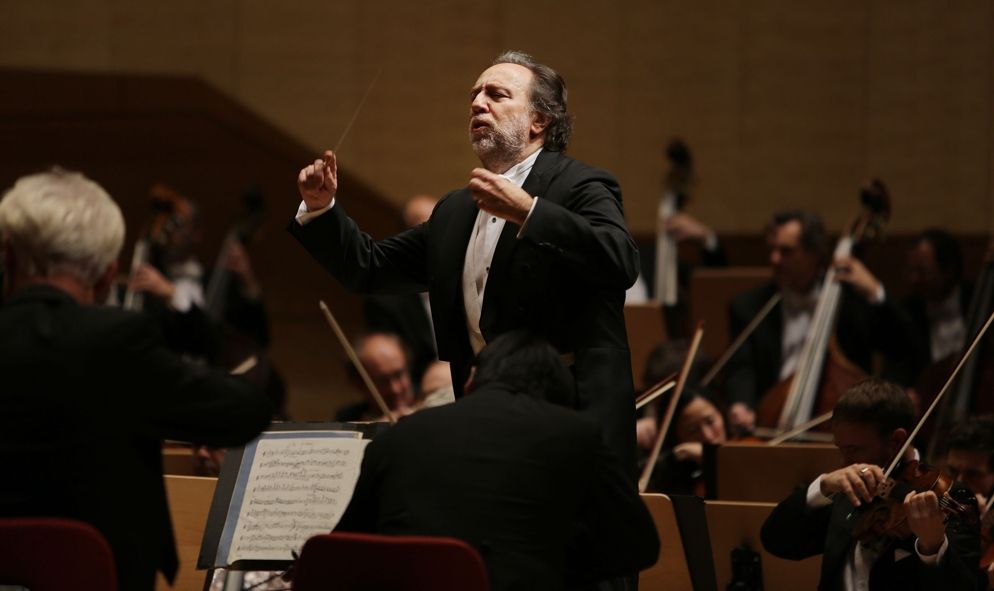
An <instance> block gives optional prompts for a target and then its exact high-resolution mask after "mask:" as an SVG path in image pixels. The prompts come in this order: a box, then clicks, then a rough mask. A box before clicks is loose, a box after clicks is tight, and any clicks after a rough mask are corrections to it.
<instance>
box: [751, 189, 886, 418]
mask: <svg viewBox="0 0 994 591" xmlns="http://www.w3.org/2000/svg"><path fill="white" fill-rule="evenodd" d="M860 203H861V207H862V209H861V211H860V213H859V214H858V215H857V216H856V217H855V218H854V219H853V221H852V222H851V223H850V224H849V227H848V229H847V231H846V232H845V233H844V234H843V235H842V237H841V238H840V239H839V242H838V243H837V244H836V248H835V252H834V259H836V260H837V259H839V258H842V257H849V256H851V255H852V254H853V250H854V248H855V247H856V246H857V245H858V244H860V243H861V242H862V241H864V240H865V239H867V238H870V237H873V236H875V235H877V234H878V233H879V232H880V229H881V228H882V226H883V224H884V222H886V221H887V219H888V218H889V217H890V196H889V194H888V192H887V188H886V187H885V186H884V184H883V183H882V182H881V181H879V180H876V179H874V180H873V181H872V182H871V183H870V185H869V186H868V187H865V188H863V189H862V190H861V191H860ZM836 274H837V271H836V269H835V267H834V266H831V265H830V266H829V268H828V270H827V271H826V273H825V277H824V281H823V284H822V288H821V293H820V295H819V297H818V303H817V306H816V307H815V311H814V314H813V315H812V318H811V326H810V328H809V330H808V334H807V337H806V338H805V341H804V345H803V348H802V349H801V353H800V358H799V360H798V363H797V370H796V371H795V373H794V375H793V376H791V377H789V378H788V379H786V380H784V381H781V382H780V383H778V384H776V385H775V386H774V387H773V388H772V389H771V390H770V391H769V392H767V393H766V394H765V396H763V398H762V399H761V401H760V404H759V407H758V408H757V409H756V411H757V412H756V424H757V425H758V426H760V427H775V428H777V429H779V430H781V431H787V430H790V429H793V428H795V427H798V426H799V425H801V424H802V423H804V422H806V421H808V420H809V419H810V418H812V417H813V416H817V415H823V414H825V413H827V412H830V411H831V410H832V409H833V408H834V407H835V402H836V401H837V400H838V399H839V397H840V396H841V395H842V394H843V393H844V392H845V391H846V390H847V389H848V388H849V387H850V386H852V385H853V384H854V383H856V382H857V381H859V380H860V379H861V378H863V377H864V375H863V371H862V370H861V369H860V368H859V367H857V366H856V365H855V364H853V363H852V362H851V361H849V360H848V359H846V358H845V356H844V355H843V354H842V351H841V350H840V348H839V347H838V344H837V343H836V342H835V339H834V338H833V334H834V332H835V320H836V317H837V315H838V310H839V304H840V302H841V299H842V285H841V283H840V282H839V280H838V279H837V278H836Z"/></svg>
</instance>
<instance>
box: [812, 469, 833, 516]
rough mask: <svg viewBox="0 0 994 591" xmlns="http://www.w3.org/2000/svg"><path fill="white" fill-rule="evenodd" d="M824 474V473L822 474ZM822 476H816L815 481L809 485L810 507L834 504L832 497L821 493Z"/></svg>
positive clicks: (815, 507)
mask: <svg viewBox="0 0 994 591" xmlns="http://www.w3.org/2000/svg"><path fill="white" fill-rule="evenodd" d="M822 476H824V474H822ZM822 476H819V477H818V478H815V480H814V482H812V483H811V484H809V485H808V496H807V505H808V509H817V508H819V507H827V506H828V505H831V504H832V499H830V498H829V497H826V496H825V495H823V494H821V479H822Z"/></svg>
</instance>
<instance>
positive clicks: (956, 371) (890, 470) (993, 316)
mask: <svg viewBox="0 0 994 591" xmlns="http://www.w3.org/2000/svg"><path fill="white" fill-rule="evenodd" d="M991 322H994V312H991V315H990V316H988V317H987V322H985V323H984V326H983V328H981V329H980V332H978V333H977V336H975V337H974V338H973V342H972V343H970V348H969V349H967V350H966V353H964V354H963V357H962V358H961V359H960V360H959V363H957V364H956V369H954V370H953V373H952V374H950V375H949V379H948V380H946V383H945V385H944V386H942V390H939V394H938V395H937V396H936V397H935V399H934V400H932V404H930V405H929V406H928V410H926V411H925V414H923V415H922V418H921V419H919V420H918V424H917V425H915V429H914V430H913V431H912V432H911V435H908V438H907V439H906V440H905V441H904V445H902V446H901V449H899V450H898V451H897V455H896V456H894V459H893V460H891V462H890V465H889V466H887V471H886V472H884V479H885V480H886V479H888V478H890V475H891V473H893V472H894V469H895V468H897V464H898V463H899V462H900V461H901V458H902V457H903V456H904V453H905V452H906V451H908V447H909V446H910V445H911V442H912V441H914V439H915V436H916V435H918V432H919V431H921V428H922V425H924V424H925V421H927V420H928V417H930V416H931V415H932V411H933V410H935V407H936V406H938V404H939V402H940V401H941V400H942V397H943V396H945V395H946V392H947V391H948V390H949V386H951V385H952V383H953V382H955V381H956V377H957V376H959V372H960V370H961V369H963V366H964V365H966V361H967V360H968V359H969V358H970V356H971V355H973V352H974V350H975V349H976V348H977V345H979V344H980V341H981V340H983V338H984V335H985V334H987V329H988V328H990V327H991Z"/></svg>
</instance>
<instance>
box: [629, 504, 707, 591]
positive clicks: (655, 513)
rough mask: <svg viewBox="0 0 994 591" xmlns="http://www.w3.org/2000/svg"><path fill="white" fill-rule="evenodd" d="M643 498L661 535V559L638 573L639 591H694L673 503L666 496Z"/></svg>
mask: <svg viewBox="0 0 994 591" xmlns="http://www.w3.org/2000/svg"><path fill="white" fill-rule="evenodd" d="M640 496H641V497H642V502H644V503H645V505H646V507H647V508H648V509H649V514H650V515H652V521H653V523H655V524H656V531H657V532H658V533H659V560H658V561H656V564H654V565H652V566H650V567H649V568H647V569H645V570H643V571H642V572H640V573H639V587H638V588H639V591H693V589H694V585H693V583H692V582H691V577H690V568H689V566H688V565H687V560H686V558H685V553H684V548H683V539H682V538H681V536H680V528H679V527H678V526H677V521H676V513H675V511H674V510H673V502H672V501H671V500H670V498H669V497H668V496H666V495H660V494H652V493H648V494H642V495H640Z"/></svg>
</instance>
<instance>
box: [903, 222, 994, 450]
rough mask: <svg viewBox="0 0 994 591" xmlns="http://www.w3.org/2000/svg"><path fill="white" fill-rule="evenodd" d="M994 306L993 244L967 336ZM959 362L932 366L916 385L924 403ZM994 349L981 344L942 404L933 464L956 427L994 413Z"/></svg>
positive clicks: (979, 281) (932, 446) (952, 359)
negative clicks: (970, 418) (974, 415)
mask: <svg viewBox="0 0 994 591" xmlns="http://www.w3.org/2000/svg"><path fill="white" fill-rule="evenodd" d="M992 306H994V241H992V243H991V244H990V245H989V246H988V249H987V253H986V255H985V257H984V266H983V269H981V272H980V276H979V277H978V278H977V284H976V286H975V287H974V291H973V294H972V296H971V297H970V308H969V310H968V312H967V316H966V319H965V324H966V331H967V332H966V334H968V335H970V334H977V332H978V331H979V330H980V327H981V326H983V324H984V320H985V319H986V318H987V316H988V315H989V314H990V313H991V307H992ZM956 361H957V356H956V355H950V356H949V357H946V358H945V359H940V360H939V361H937V362H935V363H933V364H932V365H931V366H929V367H927V368H926V369H925V370H924V371H923V372H922V376H921V377H920V378H919V380H918V384H917V385H916V388H915V389H916V390H917V392H918V393H919V394H920V395H922V396H923V397H924V398H923V400H924V402H925V403H928V402H931V401H932V399H933V398H934V397H935V393H936V392H938V390H939V387H940V386H941V385H942V381H941V379H942V378H943V377H944V376H946V375H948V374H949V371H950V370H951V369H952V367H953V366H954V365H955V363H956ZM992 392H994V346H991V343H990V342H989V340H988V341H987V342H985V343H982V344H981V346H980V350H978V351H977V354H976V355H973V356H971V357H970V358H969V359H968V360H967V362H966V365H965V366H964V367H963V371H962V373H961V375H960V376H959V377H958V378H957V379H956V381H955V382H954V384H953V386H952V390H951V391H950V393H949V395H948V396H947V397H945V398H944V399H943V400H942V402H941V403H940V405H939V407H938V410H937V416H936V420H935V423H934V428H933V430H932V433H931V436H930V437H929V444H928V452H927V454H926V457H928V458H931V459H932V460H933V461H934V460H935V458H937V457H938V456H939V455H941V454H942V453H944V451H945V450H943V449H941V443H942V442H943V441H945V438H946V435H948V434H949V431H950V430H951V429H952V427H953V425H956V424H958V423H961V422H963V421H965V420H966V419H967V417H968V416H969V415H970V413H971V412H973V413H981V414H984V413H989V412H991V411H992V410H994V395H992V394H991V393H992Z"/></svg>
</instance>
